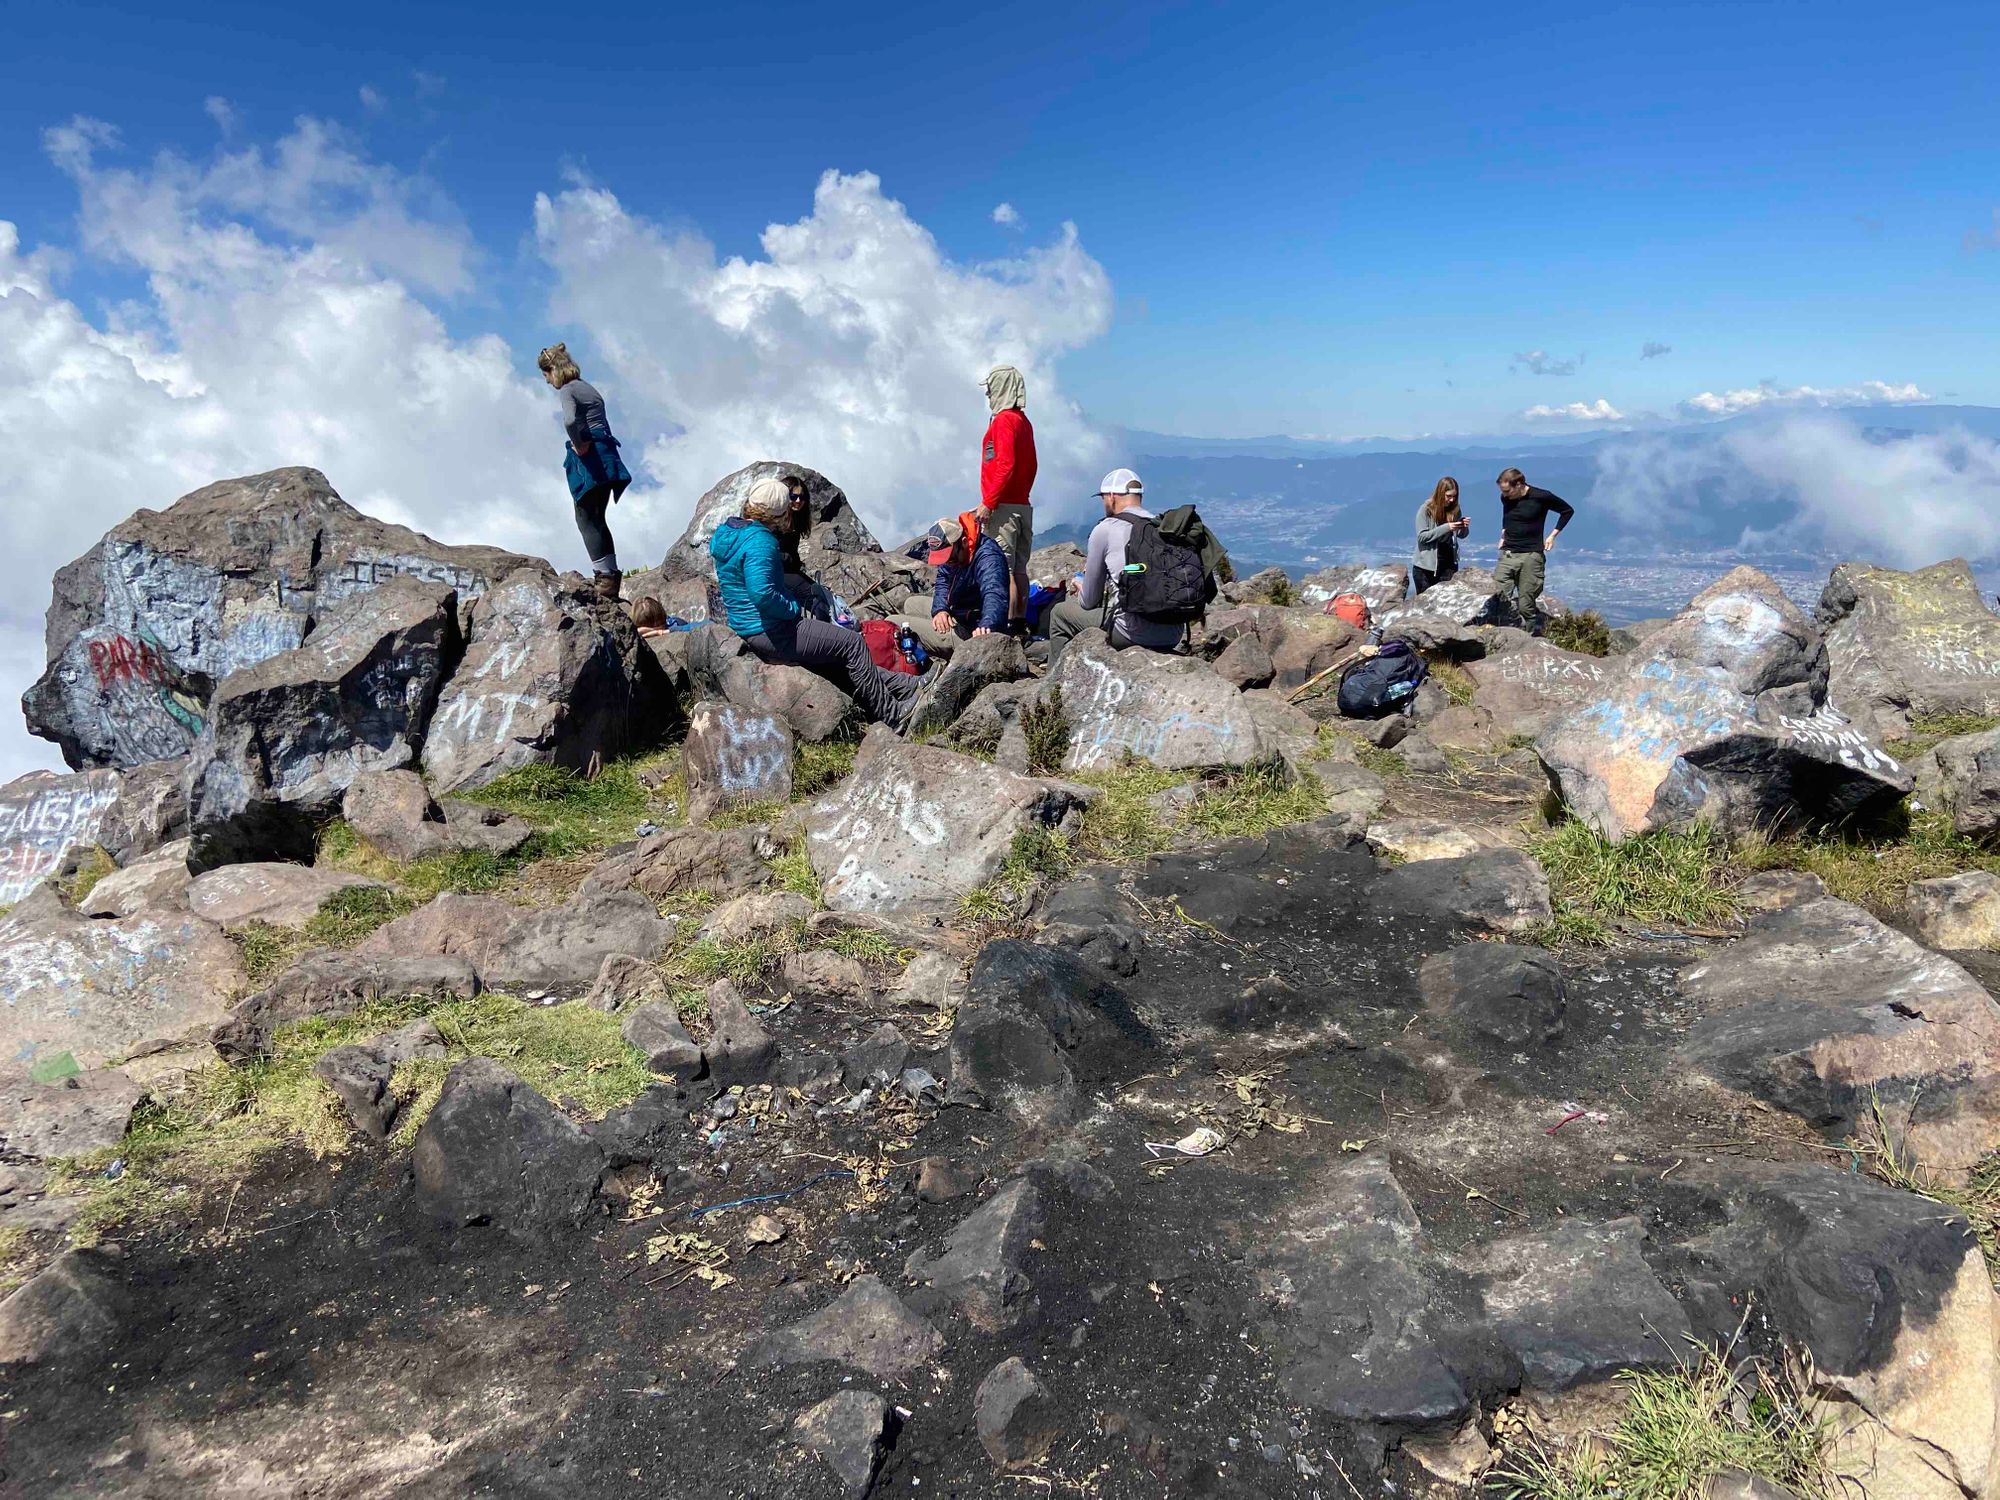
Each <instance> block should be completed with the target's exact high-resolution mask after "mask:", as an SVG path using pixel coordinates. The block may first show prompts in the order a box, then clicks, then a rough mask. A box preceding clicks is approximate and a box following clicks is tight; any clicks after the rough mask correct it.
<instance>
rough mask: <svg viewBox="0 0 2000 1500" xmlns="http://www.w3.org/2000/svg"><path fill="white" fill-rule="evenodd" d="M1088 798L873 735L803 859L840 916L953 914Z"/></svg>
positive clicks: (821, 809)
mask: <svg viewBox="0 0 2000 1500" xmlns="http://www.w3.org/2000/svg"><path fill="white" fill-rule="evenodd" d="M1190 665H1193V666H1195V667H1197V668H1199V666H1200V664H1199V663H1190ZM1204 675H1206V674H1204ZM1208 680H1209V681H1210V682H1214V683H1215V686H1216V687H1217V688H1219V689H1222V690H1223V691H1229V689H1228V687H1227V685H1226V684H1224V683H1220V682H1216V681H1215V679H1214V678H1213V677H1208ZM1091 795H1092V794H1091V793H1090V792H1088V791H1087V790H1086V789H1084V788H1082V787H1078V786H1073V785H1071V784H1069V783H1066V782H1060V781H1044V780H1040V779H1037V778H1035V777H1031V776H1022V775H1018V774H1016V773H1015V772H1012V771H1003V770H1000V769H999V768H998V767H995V766H990V765H988V764H986V763H985V762H984V761H978V760H974V759H972V758H971V757H970V756H965V755H959V754H956V753H955V752H953V751H950V750H946V749H943V748H942V747H939V746H935V745H918V744H911V743H908V742H906V741H903V740H901V739H898V738H897V737H896V736H895V735H894V734H892V733H890V732H888V731H886V730H884V729H881V728H877V729H875V730H871V731H870V732H869V734H868V736H867V738H866V739H864V740H863V741H862V743H861V753H860V755H859V756H858V757H856V759H855V763H854V774H853V775H852V776H850V777H848V778H847V780H845V781H844V782H842V783H841V784H840V785H839V786H837V787H836V788H834V789H833V791H832V792H830V793H829V794H828V795H827V796H825V797H823V798H821V799H820V800H819V801H818V802H816V803H814V804H813V805H812V806H811V808H810V809H809V810H808V812H807V814H806V818H805V828H806V854H807V857H808V858H809V859H811V861H812V866H813V869H814V871H815V872H816V873H817V874H818V875H819V877H820V880H821V882H822V887H823V895H824V899H825V901H826V904H827V905H828V906H829V907H832V908H835V909H837V910H843V911H898V910H904V909H913V908H914V909H955V908H956V906H957V904H958V902H959V900H960V898H962V897H963V896H964V895H965V893H966V892H967V891H970V890H973V889H974V888H976V887H978V886H980V885H983V884H985V883H986V882H987V881H988V880H991V879H992V878H993V877H994V876H995V875H997V874H998V873H999V872H1000V867H1001V865H1002V864H1003V863H1005V861H1006V859H1007V855H1008V853H1009V852H1010V851H1011V850H1012V848H1013V845H1014V838H1015V835H1017V834H1018V833H1021V832H1022V831H1023V830H1026V829H1030V828H1068V827H1070V826H1072V825H1073V823H1074V821H1075V820H1076V819H1077V818H1078V817H1080V816H1081V814H1082V810H1083V806H1084V804H1085V802H1086V801H1088V800H1089V798H1090V796H1091Z"/></svg>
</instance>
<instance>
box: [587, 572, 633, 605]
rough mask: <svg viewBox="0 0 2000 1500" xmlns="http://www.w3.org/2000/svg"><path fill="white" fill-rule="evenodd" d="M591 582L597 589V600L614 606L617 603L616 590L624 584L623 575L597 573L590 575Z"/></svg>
mask: <svg viewBox="0 0 2000 1500" xmlns="http://www.w3.org/2000/svg"><path fill="white" fill-rule="evenodd" d="M591 582H592V583H593V584H594V585H595V586H596V588H597V597H598V598H600V599H602V600H604V602H605V603H607V604H616V603H617V602H618V589H619V586H620V585H621V584H623V583H624V582H625V575H624V574H623V573H597V574H594V575H592V577H591Z"/></svg>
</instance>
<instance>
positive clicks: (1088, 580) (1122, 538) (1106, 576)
mask: <svg viewBox="0 0 2000 1500" xmlns="http://www.w3.org/2000/svg"><path fill="white" fill-rule="evenodd" d="M1145 496H1146V486H1145V484H1144V483H1143V482H1142V481H1141V480H1140V478H1139V476H1138V475H1137V474H1134V473H1133V472H1132V471H1131V470H1130V469H1113V470H1112V471H1111V472H1110V473H1109V474H1106V475H1105V476H1104V482H1103V484H1102V485H1101V486H1100V487H1099V489H1098V492H1097V498H1098V499H1099V500H1101V501H1103V502H1104V519H1103V520H1101V521H1099V522H1098V523H1097V524H1096V525H1095V526H1093V527H1092V528H1091V529H1090V545H1089V548H1088V550H1087V551H1086V553H1085V556H1084V563H1083V575H1082V577H1081V579H1080V580H1078V583H1077V585H1076V587H1077V595H1076V597H1075V598H1074V599H1064V600H1063V601H1062V602H1061V603H1059V604H1057V605H1056V607H1055V608H1054V609H1052V610H1050V611H1049V669H1050V670H1051V671H1053V670H1054V669H1055V665H1056V662H1057V660H1058V659H1060V658H1061V656H1062V653H1063V648H1064V647H1066V646H1067V645H1069V643H1070V642H1071V641H1073V640H1075V639H1076V638H1077V637H1078V636H1079V635H1081V634H1082V633H1083V632H1084V631H1086V630H1090V629H1093V628H1095V627H1097V626H1100V625H1101V626H1103V628H1104V633H1105V634H1106V635H1107V636H1109V637H1110V639H1111V644H1112V645H1113V646H1115V647H1118V648H1119V649H1121V650H1122V649H1123V648H1125V647H1127V646H1139V647H1143V648H1144V649H1145V650H1148V651H1175V650H1178V649H1179V648H1180V644H1181V640H1182V638H1183V637H1185V636H1186V634H1187V627H1186V626H1185V625H1176V624H1170V623H1167V622H1165V621H1161V620H1148V619H1145V618H1144V617H1142V616H1139V615H1132V614H1127V613H1125V612H1124V611H1122V610H1120V609H1119V607H1118V579H1119V578H1120V576H1122V575H1123V573H1124V571H1125V542H1126V540H1127V538H1129V537H1130V536H1131V535H1132V525H1131V521H1132V519H1143V520H1148V521H1150V520H1153V519H1155V518H1154V516H1153V513H1152V512H1151V511H1149V510H1147V509H1145V506H1144V502H1145Z"/></svg>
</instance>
